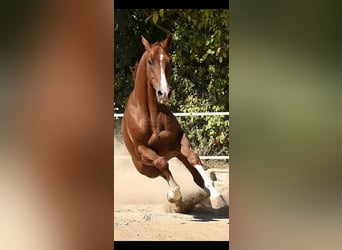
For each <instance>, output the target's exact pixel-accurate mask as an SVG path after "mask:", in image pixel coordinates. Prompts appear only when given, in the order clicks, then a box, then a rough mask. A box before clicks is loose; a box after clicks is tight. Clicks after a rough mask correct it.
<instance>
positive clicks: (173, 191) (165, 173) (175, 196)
mask: <svg viewBox="0 0 342 250" xmlns="http://www.w3.org/2000/svg"><path fill="white" fill-rule="evenodd" d="M138 153H139V154H140V155H141V159H142V161H143V162H144V164H149V165H151V164H152V165H154V166H155V167H156V168H158V169H159V170H160V172H161V176H162V177H163V178H164V179H165V180H166V181H167V183H168V184H169V187H170V190H169V191H168V193H167V199H168V201H169V202H171V203H177V202H179V201H181V198H182V195H181V192H180V187H179V185H178V184H177V183H176V181H175V180H174V178H173V176H172V174H171V172H170V169H169V164H168V162H167V161H166V159H165V158H164V157H163V156H160V155H158V154H157V153H156V152H155V151H153V150H152V149H150V148H148V147H146V146H144V145H140V146H138Z"/></svg>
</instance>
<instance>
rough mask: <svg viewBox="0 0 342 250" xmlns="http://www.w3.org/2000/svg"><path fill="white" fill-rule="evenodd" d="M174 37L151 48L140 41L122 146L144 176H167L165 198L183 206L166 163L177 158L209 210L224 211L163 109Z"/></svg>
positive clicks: (172, 118)
mask: <svg viewBox="0 0 342 250" xmlns="http://www.w3.org/2000/svg"><path fill="white" fill-rule="evenodd" d="M171 40H172V36H171V35H168V36H167V37H166V38H165V40H163V41H160V42H155V43H153V44H151V43H149V42H148V41H147V40H146V39H145V38H144V37H143V36H141V41H142V44H143V45H144V47H145V52H144V53H143V55H142V57H141V59H140V61H139V63H138V64H137V65H136V69H135V72H134V89H133V91H132V92H131V94H130V95H129V98H128V101H127V105H126V109H125V112H124V116H123V119H122V124H121V129H122V135H123V139H124V143H125V145H126V147H127V149H128V152H129V153H130V155H131V158H132V161H133V163H134V165H135V167H136V169H137V170H138V171H139V172H140V173H141V174H143V175H145V176H147V177H150V178H156V177H158V176H161V177H163V178H164V179H165V180H166V181H167V183H168V185H169V188H170V190H169V191H168V193H167V199H168V201H169V202H171V203H175V204H176V206H177V207H179V208H180V210H181V207H182V195H181V192H180V186H179V185H178V184H177V182H176V181H175V179H174V178H173V176H172V173H171V172H170V169H169V165H168V161H169V160H170V159H171V158H174V157H176V158H178V159H179V160H180V161H181V162H182V163H183V164H184V165H185V167H186V168H187V169H188V170H189V171H190V173H191V175H192V176H193V179H194V181H195V183H196V184H197V185H198V186H199V187H201V188H202V189H203V190H205V191H206V192H207V193H208V194H209V196H210V202H211V206H212V208H214V209H220V208H222V207H224V206H226V203H225V201H224V199H223V198H222V195H221V194H220V193H219V192H218V191H217V190H216V189H215V187H214V185H213V181H212V180H211V179H210V178H209V177H208V175H207V173H206V172H205V170H204V168H203V164H202V162H201V160H200V158H199V156H198V154H197V153H196V152H194V150H193V149H192V147H191V143H190V141H189V139H188V137H187V135H186V133H185V132H184V131H183V130H182V128H181V127H180V124H179V123H178V120H177V119H176V117H175V116H174V115H173V114H172V112H171V111H170V109H169V108H168V107H167V106H166V105H165V104H166V103H167V102H168V100H169V95H170V86H169V80H170V74H171V57H170V55H169V54H168V50H169V48H170V45H171Z"/></svg>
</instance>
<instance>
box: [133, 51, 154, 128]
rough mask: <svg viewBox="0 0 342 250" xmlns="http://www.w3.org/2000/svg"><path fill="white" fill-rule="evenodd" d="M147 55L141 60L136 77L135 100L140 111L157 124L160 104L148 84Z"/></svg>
mask: <svg viewBox="0 0 342 250" xmlns="http://www.w3.org/2000/svg"><path fill="white" fill-rule="evenodd" d="M146 61H147V53H146V52H145V53H144V54H143V56H142V57H141V59H140V62H139V66H138V68H137V72H136V76H135V86H134V92H135V99H136V101H137V104H138V106H139V108H140V109H142V110H143V111H145V112H146V114H149V117H150V119H151V121H152V122H156V119H157V114H158V102H157V98H156V96H155V93H154V92H155V91H154V88H153V87H152V85H151V84H149V82H148V78H147V74H146V72H147V67H146V63H147V62H146Z"/></svg>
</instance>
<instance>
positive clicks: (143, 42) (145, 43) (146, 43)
mask: <svg viewBox="0 0 342 250" xmlns="http://www.w3.org/2000/svg"><path fill="white" fill-rule="evenodd" d="M141 42H142V44H143V45H144V47H145V49H146V50H150V49H151V44H150V43H149V41H147V40H146V39H145V37H144V36H141Z"/></svg>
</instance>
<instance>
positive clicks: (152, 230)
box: [114, 142, 229, 241]
mask: <svg viewBox="0 0 342 250" xmlns="http://www.w3.org/2000/svg"><path fill="white" fill-rule="evenodd" d="M114 145H115V147H114V152H115V156H114V241H133V240H138V241H145V240H157V241H158V240H161V241H168V240H186V241H188V240H190V241H191V240H196V241H201V240H205V241H208V240H209V241H211V240H213V241H228V240H229V211H228V207H226V208H223V209H221V210H218V211H217V210H213V209H212V208H211V207H210V202H209V199H208V197H207V195H206V193H204V192H203V191H202V190H201V189H200V188H199V187H198V186H197V185H196V184H195V183H194V182H193V180H192V176H191V174H190V173H189V172H188V170H187V169H186V168H185V167H184V166H183V165H182V164H181V163H180V162H179V161H178V160H177V159H171V160H170V161H169V163H170V169H171V172H172V173H173V176H174V178H175V180H176V182H177V183H178V184H179V185H180V187H181V192H182V195H183V200H184V202H186V204H190V205H192V209H191V210H190V211H189V212H187V213H176V212H174V205H173V204H170V203H168V201H167V199H166V193H167V191H168V185H167V183H166V182H165V180H164V179H162V178H160V177H159V178H155V179H150V178H147V177H145V176H143V175H141V174H140V173H138V172H137V170H136V169H135V167H134V166H133V164H132V163H131V160H130V159H129V158H125V157H126V156H128V154H127V152H126V150H125V148H124V147H123V146H122V145H121V144H118V143H117V142H116V143H115V144H114ZM214 184H215V187H216V188H217V189H218V190H219V191H220V192H221V194H222V196H223V198H224V199H225V201H226V202H227V204H229V181H224V182H221V181H220V182H219V181H215V182H214Z"/></svg>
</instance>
